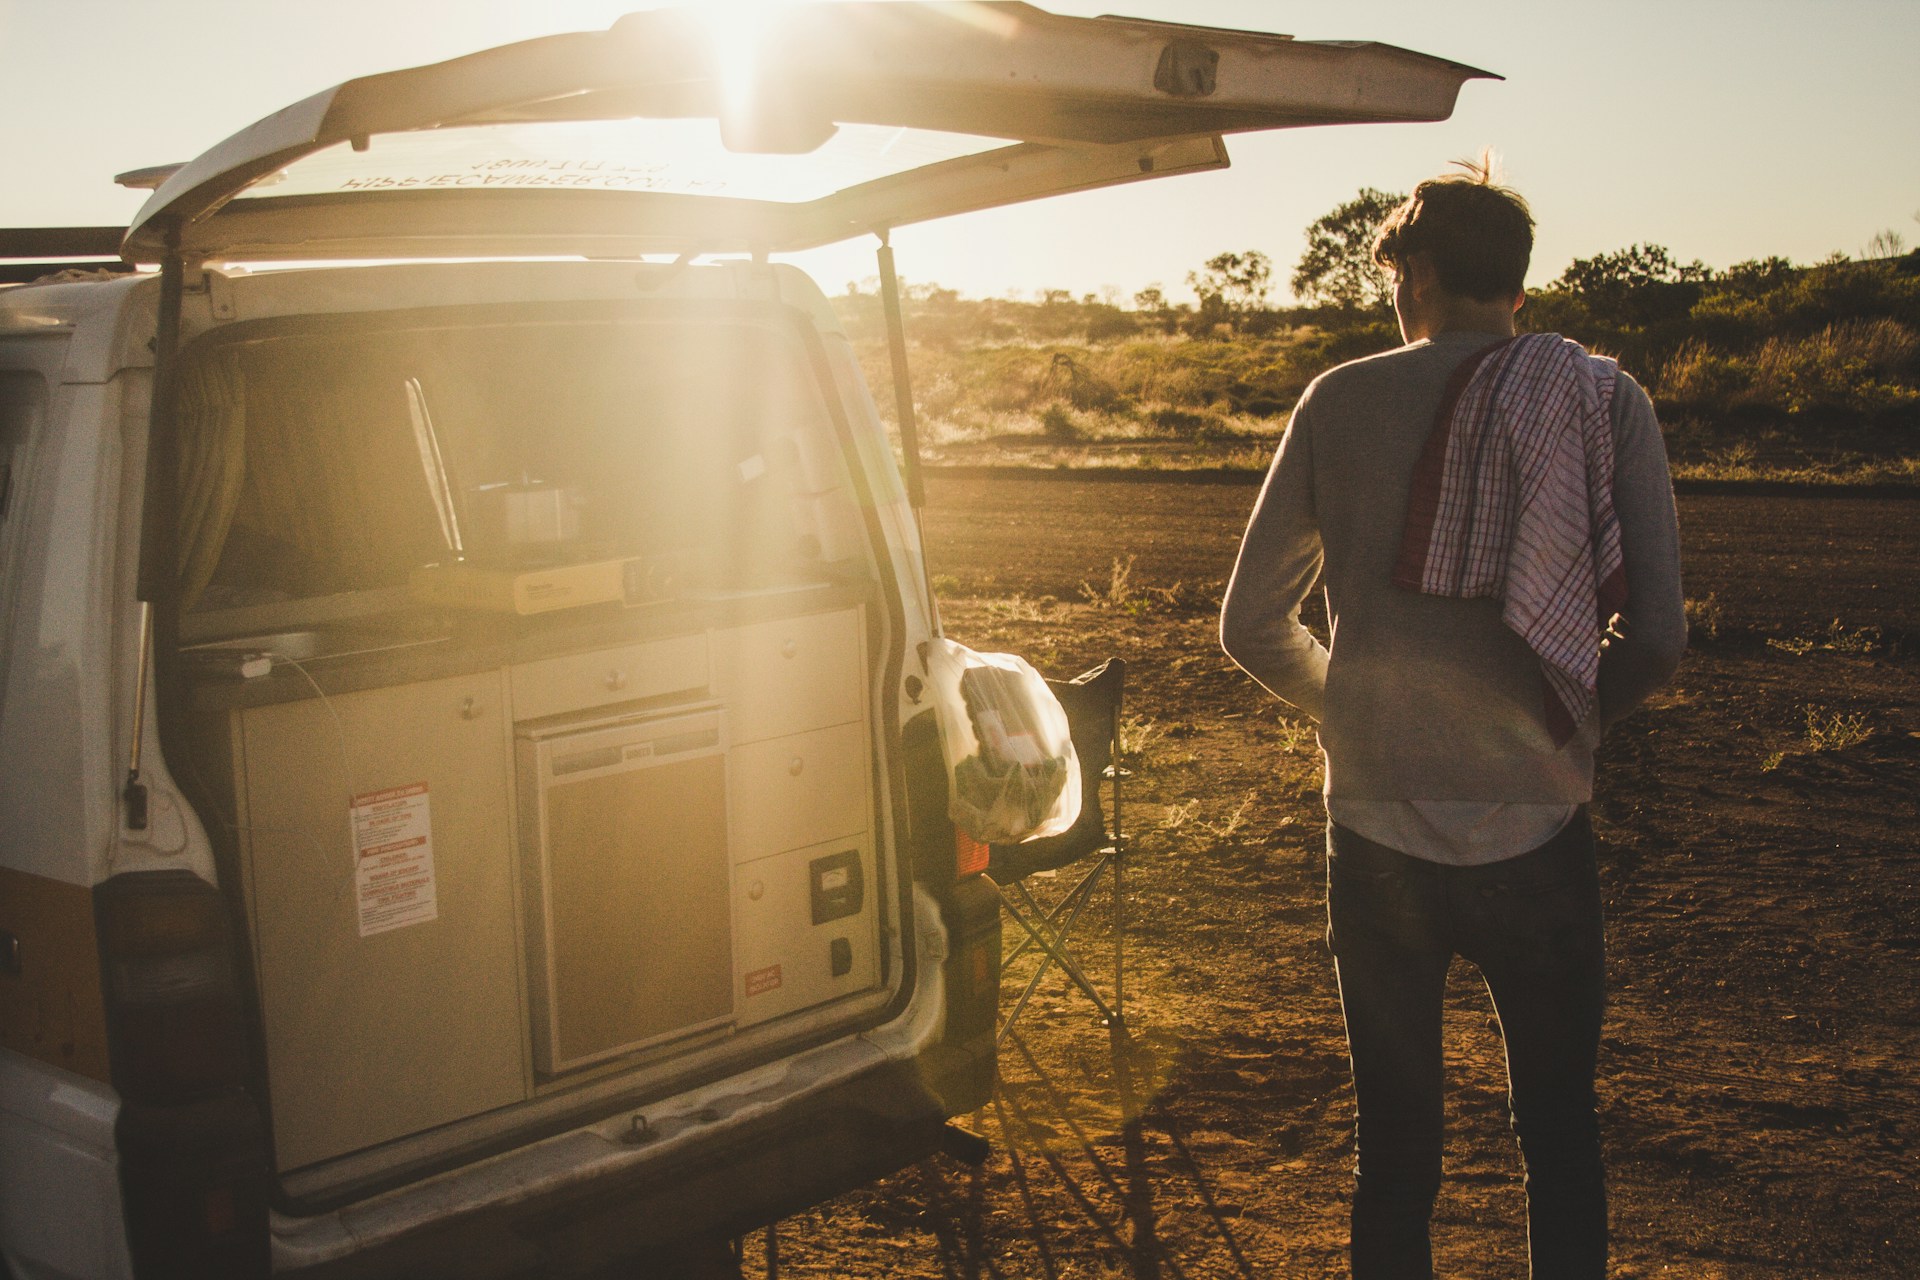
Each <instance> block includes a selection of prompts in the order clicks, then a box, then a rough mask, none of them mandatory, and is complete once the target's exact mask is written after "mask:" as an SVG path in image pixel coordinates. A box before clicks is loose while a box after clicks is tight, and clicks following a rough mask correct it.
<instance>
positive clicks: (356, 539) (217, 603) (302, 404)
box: [180, 322, 837, 610]
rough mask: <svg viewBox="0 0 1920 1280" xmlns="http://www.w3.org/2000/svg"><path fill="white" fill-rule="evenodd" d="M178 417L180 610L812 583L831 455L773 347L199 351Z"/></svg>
mask: <svg viewBox="0 0 1920 1280" xmlns="http://www.w3.org/2000/svg"><path fill="white" fill-rule="evenodd" d="M180 412H181V417H180V425H181V448H182V471H183V475H182V495H183V500H182V523H181V541H182V556H181V558H182V576H183V583H182V593H183V604H184V605H185V607H186V608H188V609H190V610H193V609H199V610H221V609H229V608H240V607H248V606H255V605H262V604H272V603H276V602H279V601H286V600H299V599H304V598H309V597H316V596H328V595H338V594H341V593H346V592H356V591H371V590H379V589H383V588H392V587H402V586H404V585H405V584H406V583H407V581H408V577H409V574H410V573H411V571H412V570H413V569H415V568H417V567H419V566H422V565H427V564H445V563H451V562H454V561H464V562H467V563H472V564H477V565H484V566H497V567H508V568H514V569H521V568H543V567H550V566H552V565H556V564H565V563H584V562H589V561H598V560H604V559H611V558H620V557H628V556H647V557H649V558H660V557H669V558H670V559H671V560H672V561H673V562H674V563H676V564H680V565H682V566H683V572H684V576H685V577H686V578H687V579H688V580H689V581H690V582H691V583H693V584H694V585H699V586H711V587H714V588H720V589H730V588H741V587H752V586H756V585H765V584H772V583H777V582H780V581H787V580H791V579H792V578H793V577H794V576H796V575H800V574H808V573H817V572H818V570H819V566H818V565H817V564H811V565H810V564H809V562H808V561H809V556H814V555H817V554H818V552H817V548H816V547H814V546H812V545H811V544H809V543H808V542H807V540H806V539H805V538H804V537H801V536H799V535H798V534H797V533H796V526H795V522H794V520H793V518H792V511H791V507H792V504H793V502H794V500H795V495H796V494H799V493H802V492H804V491H805V490H806V489H808V488H809V487H810V486H811V487H818V485H819V483H820V481H819V480H818V478H817V477H815V478H813V479H811V480H810V479H809V478H808V477H807V476H805V475H802V474H801V472H802V469H803V468H802V458H803V457H805V458H809V459H810V458H816V457H818V456H820V442H821V441H822V440H823V439H830V438H831V437H830V432H829V428H828V425H827V423H826V421H825V418H824V414H823V412H822V408H821V402H820V396H819V392H818V389H817V388H816V386H815V385H814V383H813V379H812V374H811V368H810V366H809V365H808V364H807V362H806V361H805V359H804V357H803V353H802V352H801V351H800V350H799V348H798V345H797V343H796V342H795V340H794V339H793V338H791V337H790V336H789V335H787V334H786V333H785V332H784V331H782V330H779V329H775V328H772V327H768V326H761V325H755V324H734V323H686V324H666V323H649V322H635V323H564V322H563V323H501V324H463V325H451V326H403V327H384V326H382V327H362V328H358V329H352V330H344V331H343V330H341V329H340V328H339V327H338V326H337V325H336V326H334V327H332V328H316V329H314V330H313V331H310V332H302V333H293V334H285V335H279V336H273V337H268V338H260V339H256V340H250V341H228V342H224V343H220V344H217V345H203V346H201V347H199V348H196V350H195V351H194V352H193V353H192V358H191V359H190V360H189V361H188V362H186V363H185V365H184V366H183V369H182V373H181V377H180ZM829 456H837V455H829Z"/></svg>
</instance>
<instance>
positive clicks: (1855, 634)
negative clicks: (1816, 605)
mask: <svg viewBox="0 0 1920 1280" xmlns="http://www.w3.org/2000/svg"><path fill="white" fill-rule="evenodd" d="M1688 604H1689V605H1691V604H1692V602H1691V601H1689V602H1688ZM1689 617H1691V611H1689ZM1880 645H1881V636H1880V628H1878V627H1845V626H1842V625H1840V619H1838V618H1835V619H1834V620H1833V621H1832V622H1829V623H1828V624H1827V629H1826V630H1825V631H1823V632H1821V633H1820V634H1818V635H1815V636H1788V637H1786V638H1785V639H1780V638H1778V637H1775V636H1768V637H1767V647H1768V648H1769V649H1778V650H1779V651H1780V652H1782V653H1790V654H1792V655H1793V656H1794V657H1796V658H1803V657H1805V656H1806V655H1807V654H1809V653H1812V652H1813V651H1814V650H1815V649H1818V650H1820V651H1821V652H1823V653H1874V652H1877V651H1878V650H1879V649H1880Z"/></svg>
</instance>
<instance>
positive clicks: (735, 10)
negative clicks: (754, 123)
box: [699, 0, 792, 120]
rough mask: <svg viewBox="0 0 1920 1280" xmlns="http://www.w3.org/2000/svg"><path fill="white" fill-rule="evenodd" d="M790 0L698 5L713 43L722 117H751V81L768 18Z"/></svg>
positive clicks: (717, 1) (738, 0)
mask: <svg viewBox="0 0 1920 1280" xmlns="http://www.w3.org/2000/svg"><path fill="white" fill-rule="evenodd" d="M790 3H792V0H713V2H712V3H708V4H703V5H701V6H700V8H699V13H700V18H701V21H702V22H704V23H705V24H706V28H707V35H708V38H709V39H710V40H711V41H712V43H713V65H714V72H715V74H716V75H717V76H718V77H719V81H720V110H721V116H722V118H723V119H728V120H747V119H751V118H752V115H753V111H754V108H755V105H756V104H755V99H754V81H755V78H756V76H757V74H758V72H759V67H760V59H761V52H762V46H763V45H764V44H765V41H766V35H767V20H768V19H769V18H770V17H771V16H772V15H773V14H774V12H775V11H776V10H779V9H783V8H786V7H787V6H788V5H789V4H790Z"/></svg>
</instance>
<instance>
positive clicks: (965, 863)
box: [953, 827, 993, 880]
mask: <svg viewBox="0 0 1920 1280" xmlns="http://www.w3.org/2000/svg"><path fill="white" fill-rule="evenodd" d="M992 853H993V851H992V849H991V848H989V847H988V846H987V844H986V843H985V842H984V841H980V840H975V839H974V838H973V837H972V836H970V835H968V834H967V833H966V832H964V831H962V830H960V828H958V827H955V828H954V829H953V878H954V879H955V880H965V879H966V878H967V877H968V876H977V875H979V874H980V873H981V872H982V871H985V870H986V869H987V862H988V860H989V858H990V857H991V856H992Z"/></svg>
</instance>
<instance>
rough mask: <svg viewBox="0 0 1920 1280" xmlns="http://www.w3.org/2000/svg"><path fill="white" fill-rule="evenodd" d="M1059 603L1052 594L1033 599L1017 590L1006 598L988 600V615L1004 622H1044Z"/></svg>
mask: <svg viewBox="0 0 1920 1280" xmlns="http://www.w3.org/2000/svg"><path fill="white" fill-rule="evenodd" d="M1058 603H1059V602H1058V601H1057V600H1055V599H1054V598H1053V597H1052V596H1041V597H1039V598H1038V599H1033V598H1030V597H1028V596H1024V595H1022V594H1020V593H1019V592H1017V591H1016V592H1014V593H1013V594H1012V595H1010V596H1007V597H1006V598H1005V599H1001V600H989V601H987V616H988V617H989V618H993V619H995V620H996V621H1003V622H1044V621H1046V619H1047V617H1048V616H1049V615H1050V614H1051V613H1052V612H1053V608H1054V606H1055V605H1056V604H1058Z"/></svg>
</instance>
